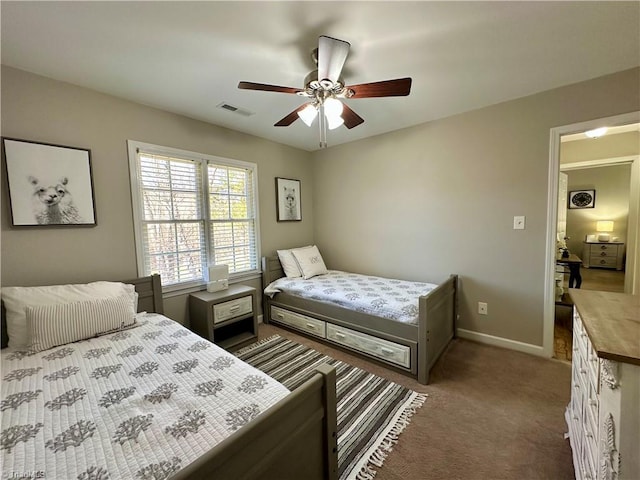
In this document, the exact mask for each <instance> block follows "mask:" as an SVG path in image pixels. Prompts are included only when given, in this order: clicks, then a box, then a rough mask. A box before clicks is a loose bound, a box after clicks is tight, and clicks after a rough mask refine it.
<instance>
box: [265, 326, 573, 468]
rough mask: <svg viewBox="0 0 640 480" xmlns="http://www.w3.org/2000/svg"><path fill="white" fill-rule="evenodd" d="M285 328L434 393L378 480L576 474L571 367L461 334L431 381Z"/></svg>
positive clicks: (269, 331)
mask: <svg viewBox="0 0 640 480" xmlns="http://www.w3.org/2000/svg"><path fill="white" fill-rule="evenodd" d="M259 334H260V338H265V337H268V336H271V335H274V334H279V335H282V336H283V337H286V338H290V339H292V340H294V341H296V342H299V343H302V344H305V345H308V346H310V347H311V348H314V349H315V350H318V351H320V352H322V353H324V354H325V355H329V356H331V357H333V358H336V359H338V360H342V361H345V362H347V363H350V364H351V365H354V366H356V367H359V368H363V369H365V370H368V371H370V372H372V373H374V374H376V375H379V376H381V377H384V378H387V379H389V380H391V381H393V382H396V383H399V384H401V385H404V386H406V387H407V388H410V389H412V390H415V391H417V392H423V393H427V394H428V395H429V399H428V400H427V402H426V403H425V405H424V406H423V407H422V408H420V409H419V410H418V411H417V412H416V414H415V415H414V416H413V417H412V421H411V424H410V425H409V426H408V427H407V428H406V430H405V431H404V432H403V433H402V436H401V438H400V441H399V442H398V444H397V445H396V446H395V447H394V449H393V451H392V452H391V453H390V454H389V456H388V458H387V459H386V460H385V463H384V466H383V467H382V468H380V469H379V470H378V473H377V475H376V477H375V480H430V479H438V480H440V479H443V480H444V479H447V480H455V479H459V480H485V479H491V480H501V479H505V480H507V479H509V480H510V479H518V480H539V479H553V480H563V479H567V480H569V479H573V478H575V477H574V471H573V463H572V458H571V447H570V446H569V441H568V440H565V439H564V437H563V435H564V433H565V432H566V431H567V427H566V424H565V421H564V410H565V407H566V405H567V403H568V402H569V398H570V384H571V366H570V365H569V364H568V363H567V362H561V361H557V360H548V359H543V358H539V357H535V356H532V355H527V354H524V353H519V352H514V351H511V350H505V349H501V348H497V347H492V346H488V345H482V344H479V343H474V342H470V341H465V340H461V339H455V340H454V341H453V342H452V344H451V345H450V347H449V349H448V350H447V351H446V352H445V354H444V355H443V357H442V358H441V359H440V361H439V362H438V363H437V364H436V365H435V367H434V369H433V371H432V374H431V379H430V384H429V385H426V386H425V385H420V384H419V383H417V382H416V381H415V380H413V379H411V378H409V377H407V376H405V375H403V374H401V373H399V372H396V371H393V370H390V369H388V368H386V367H383V366H381V365H379V364H377V363H374V362H370V361H368V360H365V359H363V358H362V357H359V356H355V355H351V354H349V353H346V352H344V351H342V350H339V349H335V348H332V347H329V346H327V345H325V344H322V343H319V342H315V341H313V340H311V339H309V338H307V337H303V336H300V335H297V334H295V333H292V332H290V331H288V330H285V329H282V328H279V327H276V326H273V325H262V324H261V325H260V330H259Z"/></svg>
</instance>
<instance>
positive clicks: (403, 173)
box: [2, 67, 640, 345]
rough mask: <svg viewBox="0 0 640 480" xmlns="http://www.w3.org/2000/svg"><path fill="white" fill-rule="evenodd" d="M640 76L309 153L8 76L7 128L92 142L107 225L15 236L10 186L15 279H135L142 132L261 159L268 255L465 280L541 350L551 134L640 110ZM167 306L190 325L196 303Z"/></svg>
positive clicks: (6, 272) (11, 278) (496, 316)
mask: <svg viewBox="0 0 640 480" xmlns="http://www.w3.org/2000/svg"><path fill="white" fill-rule="evenodd" d="M639 82H640V69H634V70H631V71H626V72H621V73H618V74H615V75H611V76H607V77H602V78H598V79H595V80H592V81H589V82H584V83H581V84H577V85H573V86H569V87H565V88H561V89H557V90H553V91H549V92H544V93H541V94H538V95H534V96H530V97H526V98H522V99H518V100H514V101H511V102H507V103H503V104H500V105H496V106H492V107H489V108H484V109H481V110H477V111H474V112H469V113H466V114H462V115H458V116H455V117H451V118H447V119H443V120H439V121H434V122H430V123H427V124H424V125H420V126H417V127H413V128H408V129H404V130H400V131H397V132H393V133H390V134H387V135H381V136H378V137H374V138H371V139H367V140H362V141H358V142H353V143H351V144H346V145H342V146H336V147H332V148H329V149H327V150H324V151H320V152H315V153H313V154H310V153H307V152H302V151H299V150H296V149H292V148H289V147H285V146H282V145H278V144H275V143H272V142H268V141H266V140H261V139H259V138H255V137H252V136H248V135H245V134H241V133H238V132H234V131H231V130H227V129H223V128H219V127H215V126H212V125H209V124H206V123H203V122H198V121H194V120H190V119H187V118H184V117H181V116H179V115H174V114H169V113H166V112H162V111H159V110H155V109H152V108H148V107H144V106H141V105H137V104H134V103H131V102H127V101H124V100H119V99H116V98H114V97H110V96H107V95H102V94H100V93H96V92H93V91H90V90H86V89H82V88H78V87H75V86H72V85H68V84H64V83H59V82H55V81H52V80H49V79H46V78H43V77H39V76H35V75H31V74H28V73H25V72H21V71H18V70H14V69H10V68H4V67H3V69H2V135H5V136H10V137H17V138H24V139H29V140H37V141H43V142H51V143H57V144H63V145H73V146H78V147H84V148H90V149H91V150H92V158H93V171H94V181H95V190H96V208H97V219H98V226H97V227H95V228H85V229H75V228H73V229H51V228H46V229H35V230H34V229H14V228H11V227H10V221H9V213H8V208H7V207H6V202H7V194H6V193H5V192H6V181H3V183H2V189H3V194H2V201H3V203H4V205H3V208H2V284H3V285H36V284H47V283H60V282H76V281H88V280H92V279H95V278H98V277H99V278H104V279H121V278H127V277H132V276H136V275H137V272H136V262H135V251H134V242H133V225H132V214H131V200H130V188H129V172H128V165H127V151H126V140H127V139H133V140H138V141H142V142H149V143H156V144H160V145H166V146H170V147H175V148H181V149H186V150H193V151H198V152H203V153H207V154H211V155H219V156H223V157H230V158H236V159H239V160H245V161H251V162H255V163H257V164H258V169H259V189H260V206H261V211H260V214H261V242H262V252H263V254H270V253H273V251H274V250H275V249H276V248H280V247H289V246H296V245H302V244H308V243H312V242H315V243H317V244H318V245H319V246H320V248H321V251H322V252H323V255H324V256H325V259H326V261H327V263H328V265H329V267H333V268H341V269H350V270H354V271H359V272H363V273H367V272H371V273H377V274H381V275H389V276H396V277H401V278H408V279H424V280H433V281H439V280H442V279H443V278H445V277H446V276H447V275H448V274H449V273H452V272H456V273H459V274H460V275H461V281H462V296H461V299H460V306H461V319H460V322H459V325H458V326H459V327H461V328H463V329H467V330H471V331H475V332H479V333H482V334H488V335H494V336H497V337H504V338H507V339H512V340H515V341H520V342H525V343H529V344H534V345H541V344H542V326H543V295H544V262H545V252H544V249H545V238H546V237H545V228H546V212H547V177H548V175H547V173H548V172H547V170H548V163H549V129H550V128H552V127H556V126H560V125H566V124H572V123H576V122H579V121H584V120H588V119H593V118H598V117H605V116H610V115H615V114H619V113H625V112H630V111H636V110H640V98H639V96H640V92H639V89H638V84H639ZM354 107H355V103H354ZM276 176H286V177H290V178H299V179H301V180H302V185H303V198H302V204H303V208H304V212H303V221H302V222H301V223H283V224H278V223H277V222H276V220H275V218H276V214H275V187H274V177H276ZM514 215H526V218H527V224H526V226H527V228H526V230H524V231H522V230H517V231H516V230H512V224H513V216H514ZM254 283H255V284H254V286H257V287H259V282H254ZM478 301H485V302H488V303H489V315H487V316H478V315H477V314H476V308H477V307H476V306H477V302H478ZM166 306H167V310H168V313H169V316H171V317H172V318H176V319H177V320H180V321H181V320H183V319H184V317H185V313H186V303H185V301H184V298H178V299H175V298H172V299H168V300H167V302H166Z"/></svg>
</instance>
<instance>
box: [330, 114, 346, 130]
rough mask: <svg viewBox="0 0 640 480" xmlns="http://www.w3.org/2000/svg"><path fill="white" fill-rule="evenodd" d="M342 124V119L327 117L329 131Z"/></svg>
mask: <svg viewBox="0 0 640 480" xmlns="http://www.w3.org/2000/svg"><path fill="white" fill-rule="evenodd" d="M343 123H344V119H343V118H342V117H327V128H328V129H329V130H335V129H336V128H338V127H339V126H340V125H342V124H343Z"/></svg>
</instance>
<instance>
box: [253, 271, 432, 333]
mask: <svg viewBox="0 0 640 480" xmlns="http://www.w3.org/2000/svg"><path fill="white" fill-rule="evenodd" d="M436 287H437V285H436V284H433V283H421V282H409V281H406V280H394V279H390V278H382V277H372V276H369V275H360V274H357V273H348V272H342V271H339V270H329V273H327V274H325V275H318V276H316V277H312V278H310V279H307V280H305V279H303V278H287V277H282V278H279V279H278V280H276V281H275V282H272V283H271V284H269V285H267V287H266V288H265V290H264V293H265V294H267V295H269V296H270V297H271V298H273V296H274V295H275V294H276V293H279V292H286V293H288V294H291V295H297V296H300V297H303V298H308V299H312V300H318V301H321V302H326V303H331V304H334V305H338V306H340V307H345V308H348V309H350V310H355V311H358V312H363V313H367V314H370V315H376V316H378V317H383V318H388V319H390V320H394V321H398V322H402V323H409V324H417V323H418V311H419V306H418V297H420V296H422V295H426V294H427V293H429V292H430V291H431V290H433V289H434V288H436Z"/></svg>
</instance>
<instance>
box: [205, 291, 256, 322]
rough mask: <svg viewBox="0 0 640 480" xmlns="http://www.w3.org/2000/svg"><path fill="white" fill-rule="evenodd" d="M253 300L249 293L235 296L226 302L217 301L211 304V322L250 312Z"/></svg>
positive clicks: (222, 320)
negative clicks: (238, 296) (243, 295)
mask: <svg viewBox="0 0 640 480" xmlns="http://www.w3.org/2000/svg"><path fill="white" fill-rule="evenodd" d="M252 308H253V301H252V298H251V295H247V296H246V297H240V298H236V299H235V300H230V301H228V302H223V303H217V304H215V305H214V306H213V323H220V322H224V321H226V320H229V319H231V318H235V317H239V316H241V315H248V314H250V313H252Z"/></svg>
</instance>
